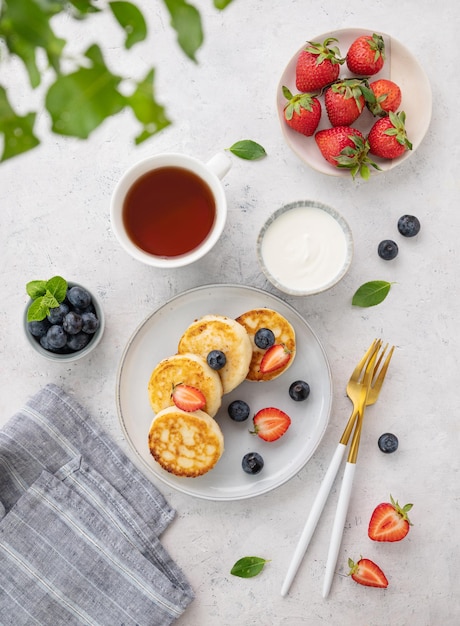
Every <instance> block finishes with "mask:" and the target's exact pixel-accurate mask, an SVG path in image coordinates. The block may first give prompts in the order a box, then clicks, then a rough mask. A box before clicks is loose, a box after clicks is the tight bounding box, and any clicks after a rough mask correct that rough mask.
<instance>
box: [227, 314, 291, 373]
mask: <svg viewBox="0 0 460 626" xmlns="http://www.w3.org/2000/svg"><path fill="white" fill-rule="evenodd" d="M236 321H237V322H239V323H240V324H242V325H243V326H244V327H245V328H246V331H247V333H248V335H249V338H250V340H251V345H252V358H251V363H250V366H249V372H248V375H247V377H246V379H247V380H251V381H268V380H273V379H274V378H277V377H278V376H281V374H283V373H284V372H285V371H286V370H287V369H288V368H289V367H290V366H291V365H292V363H293V362H294V358H295V352H296V339H295V331H294V328H293V327H292V325H291V324H290V322H288V320H287V319H286V318H285V317H284V316H283V315H281V314H280V313H278V312H277V311H273V310H272V309H268V308H260V309H251V310H250V311H247V312H246V313H243V314H242V315H240V316H239V317H237V318H236ZM259 328H269V329H270V330H271V331H272V332H273V334H274V335H275V343H276V344H283V345H284V346H285V347H286V349H287V350H289V351H290V352H291V358H290V359H289V361H288V362H287V363H286V365H284V366H283V367H281V368H279V369H277V370H274V371H273V372H267V373H265V374H263V373H262V372H261V371H260V364H261V362H262V359H263V356H264V354H265V353H266V352H267V350H262V349H261V348H258V347H257V346H256V344H255V343H254V335H255V334H256V332H257V331H258V330H259Z"/></svg>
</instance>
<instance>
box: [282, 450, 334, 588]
mask: <svg viewBox="0 0 460 626" xmlns="http://www.w3.org/2000/svg"><path fill="white" fill-rule="evenodd" d="M345 450H346V446H345V445H344V444H343V443H339V445H338V446H337V448H336V451H335V453H334V456H333V457H332V460H331V462H330V464H329V467H328V469H327V472H326V474H325V476H324V478H323V481H322V483H321V486H320V488H319V490H318V493H317V494H316V498H315V500H314V502H313V505H312V508H311V510H310V515H309V516H308V519H307V521H306V522H305V526H304V528H303V531H302V534H301V535H300V539H299V541H298V543H297V546H296V549H295V551H294V555H293V557H292V560H291V563H290V565H289V569H288V571H287V574H286V577H285V579H284V582H283V585H282V587H281V595H282V596H285V595H286V594H287V592H288V591H289V588H290V586H291V583H292V581H293V580H294V577H295V575H296V573H297V570H298V569H299V566H300V563H301V562H302V559H303V557H304V555H305V552H306V551H307V548H308V545H309V543H310V540H311V538H312V536H313V533H314V532H315V528H316V525H317V524H318V520H319V518H320V516H321V513H322V511H323V509H324V505H325V504H326V500H327V497H328V495H329V493H330V491H331V489H332V485H333V483H334V480H335V477H336V476H337V472H338V470H339V467H340V463H341V462H342V459H343V456H344V453H345Z"/></svg>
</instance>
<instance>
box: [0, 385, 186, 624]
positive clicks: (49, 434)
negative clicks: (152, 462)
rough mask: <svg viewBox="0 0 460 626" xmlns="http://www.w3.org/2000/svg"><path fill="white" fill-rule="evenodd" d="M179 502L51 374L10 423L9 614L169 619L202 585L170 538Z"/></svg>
mask: <svg viewBox="0 0 460 626" xmlns="http://www.w3.org/2000/svg"><path fill="white" fill-rule="evenodd" d="M173 517H174V511H173V509H172V508H171V507H170V506H169V504H168V503H167V502H166V500H165V499H164V497H163V496H162V494H161V493H160V492H159V491H158V489H157V488H156V487H155V486H154V485H153V484H152V483H151V482H150V481H148V480H147V479H146V478H145V476H144V475H143V474H142V473H141V472H140V471H139V470H138V469H137V468H136V467H135V466H134V465H133V463H132V462H131V461H130V460H129V459H128V458H127V456H126V455H125V454H124V453H123V451H122V450H121V449H120V448H119V447H118V446H117V445H116V443H115V442H114V441H113V440H112V439H111V438H110V437H109V435H108V434H107V433H105V432H104V431H103V430H102V429H101V428H100V427H99V425H98V424H97V423H96V422H95V421H94V420H93V419H92V418H91V417H90V416H89V415H88V414H87V412H86V411H85V410H84V409H83V408H82V407H81V406H80V405H79V404H78V403H77V402H76V401H75V400H74V399H73V398H71V397H70V396H69V395H68V394H66V393H65V392H64V391H63V390H62V389H60V388H58V387H57V386H55V385H47V386H46V387H45V388H44V389H43V390H41V391H40V392H39V393H38V394H36V395H35V396H34V397H33V398H32V399H31V400H30V401H29V402H28V403H27V405H26V406H25V407H24V408H23V409H22V410H21V411H19V412H18V413H17V414H16V415H14V416H13V417H12V418H11V419H10V420H9V422H8V423H7V424H6V426H5V427H4V428H3V429H2V430H0V623H1V624H4V625H9V624H11V625H12V626H13V625H14V626H22V625H25V624H27V625H28V624H35V625H36V624H39V625H40V626H48V625H49V626H59V625H60V624H66V625H67V624H69V625H71V624H88V626H98V625H100V626H117V625H119V626H122V625H123V626H130V625H139V626H166V625H169V624H172V623H173V622H174V621H175V619H176V618H177V617H179V616H180V615H181V614H182V613H183V612H184V610H185V609H186V608H187V606H188V605H189V603H190V602H191V601H192V599H193V597H194V594H193V591H192V589H191V587H190V585H189V583H188V582H187V580H186V578H185V576H184V574H183V572H182V571H181V570H180V569H179V567H178V566H177V565H176V564H175V562H174V561H173V560H172V558H171V557H170V556H169V554H168V553H167V552H166V550H165V549H164V548H163V546H162V544H161V543H160V539H159V538H160V535H161V533H162V531H163V530H164V529H165V528H166V527H167V526H168V524H169V523H170V522H171V521H172V519H173Z"/></svg>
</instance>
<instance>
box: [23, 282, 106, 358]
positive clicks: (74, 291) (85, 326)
mask: <svg viewBox="0 0 460 626" xmlns="http://www.w3.org/2000/svg"><path fill="white" fill-rule="evenodd" d="M26 290H27V293H28V295H29V296H30V300H29V302H28V304H27V306H26V309H25V313H24V330H25V334H26V337H27V339H28V341H29V343H30V345H31V346H32V347H33V348H34V349H35V350H36V352H38V353H39V354H41V355H42V356H43V357H45V358H47V359H50V360H52V361H64V362H69V361H75V360H77V359H80V358H82V357H83V356H86V355H87V354H89V352H91V351H92V350H94V348H95V347H96V346H97V345H98V343H99V342H100V340H101V338H102V335H103V332H104V323H105V322H104V312H103V309H102V305H101V302H100V300H99V299H98V297H97V296H96V295H95V294H94V293H92V292H90V291H89V290H88V289H87V288H86V287H83V286H82V285H80V284H78V283H74V282H67V281H66V280H64V279H63V278H62V277H60V276H54V277H53V278H51V279H50V280H48V281H41V280H37V281H31V282H30V283H28V284H27V286H26Z"/></svg>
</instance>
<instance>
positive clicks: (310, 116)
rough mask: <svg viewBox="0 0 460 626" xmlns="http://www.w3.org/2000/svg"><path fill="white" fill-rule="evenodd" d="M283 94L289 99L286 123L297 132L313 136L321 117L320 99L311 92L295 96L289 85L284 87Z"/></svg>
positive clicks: (285, 109)
mask: <svg viewBox="0 0 460 626" xmlns="http://www.w3.org/2000/svg"><path fill="white" fill-rule="evenodd" d="M283 94H284V97H285V98H286V99H287V101H288V102H287V104H286V106H285V107H284V119H285V120H286V124H287V125H288V126H290V127H291V128H292V129H293V130H295V131H296V132H298V133H301V134H302V135H305V136H306V137H311V136H312V135H313V134H314V133H315V130H316V129H317V127H318V124H319V120H320V119H321V104H320V101H319V100H318V98H316V97H315V96H312V95H311V94H309V93H298V94H296V95H295V96H293V95H292V93H291V92H290V91H289V89H288V88H287V87H283Z"/></svg>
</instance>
